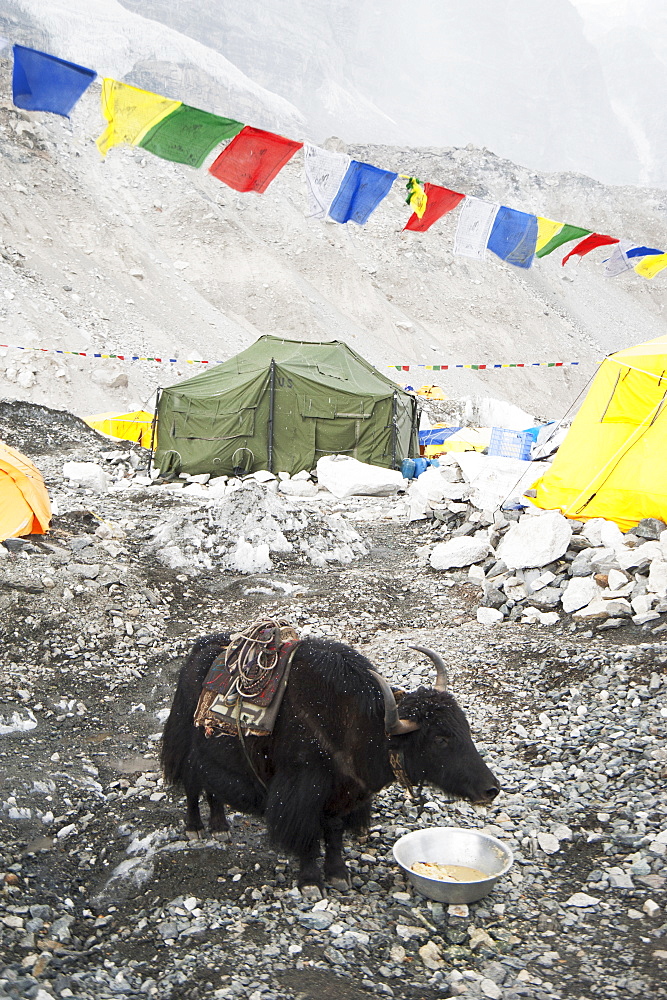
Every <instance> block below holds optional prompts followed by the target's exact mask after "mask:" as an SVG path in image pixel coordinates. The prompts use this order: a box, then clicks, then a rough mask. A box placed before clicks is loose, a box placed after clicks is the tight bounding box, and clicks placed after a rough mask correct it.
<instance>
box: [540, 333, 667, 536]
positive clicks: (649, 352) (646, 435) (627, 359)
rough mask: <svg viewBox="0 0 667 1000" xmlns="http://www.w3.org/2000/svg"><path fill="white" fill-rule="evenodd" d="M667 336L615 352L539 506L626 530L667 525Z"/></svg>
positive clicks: (546, 479)
mask: <svg viewBox="0 0 667 1000" xmlns="http://www.w3.org/2000/svg"><path fill="white" fill-rule="evenodd" d="M666 449H667V336H664V337H658V338H657V339H656V340H649V341H648V342H647V343H646V344H640V345H639V346H638V347H630V348H628V349H627V350H624V351H618V352H617V353H616V354H610V355H609V357H608V358H605V360H604V361H603V362H602V364H601V365H600V369H599V371H598V373H597V375H596V376H595V379H594V381H593V384H592V385H591V387H590V389H589V390H588V394H587V396H586V399H585V400H584V402H583V405H582V407H581V409H580V410H579V413H578V414H577V416H576V417H575V419H574V421H573V423H572V427H571V428H570V430H569V431H568V434H567V437H566V438H565V440H564V441H563V443H562V444H561V446H560V448H559V449H558V452H557V454H556V458H555V459H554V462H553V465H552V466H551V468H550V469H549V471H548V472H547V473H546V474H545V475H544V476H542V477H541V479H539V480H538V481H537V483H535V488H536V490H537V496H536V498H535V501H534V502H535V504H536V505H537V506H538V507H543V508H545V509H548V510H549V509H553V508H557V509H559V510H561V511H562V512H563V514H565V516H566V517H572V518H577V519H579V520H582V521H586V520H589V519H590V518H593V517H604V518H606V519H607V520H609V521H615V522H616V524H618V526H619V527H620V528H622V529H623V530H627V529H628V528H631V527H633V526H634V525H636V524H637V523H638V522H639V521H640V520H641V519H642V518H644V517H657V518H659V519H660V520H662V521H666V522H667V463H666V462H665V461H664V456H665V451H666Z"/></svg>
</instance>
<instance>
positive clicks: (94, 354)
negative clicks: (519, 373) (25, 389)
mask: <svg viewBox="0 0 667 1000" xmlns="http://www.w3.org/2000/svg"><path fill="white" fill-rule="evenodd" d="M0 348H5V349H7V350H12V351H37V352H38V353H40V354H62V355H69V356H71V357H76V358H103V359H107V360H112V361H152V362H154V363H155V364H160V365H167V364H169V365H221V364H223V363H224V362H223V361H211V360H202V358H166V357H157V356H155V357H151V356H149V355H144V354H113V353H112V352H111V351H68V350H65V349H64V348H57V347H29V346H26V345H25V344H0ZM581 363H582V362H581V361H516V362H512V363H502V364H501V363H494V362H492V361H486V362H480V363H478V364H467V365H463V364H440V365H426V364H424V365H420V364H416V365H387V368H390V369H392V370H395V371H397V372H409V371H415V370H416V369H418V368H420V369H423V370H424V371H433V372H438V371H453V370H455V369H457V368H467V369H471V370H472V371H485V370H487V369H488V370H491V369H493V368H566V367H572V366H573V365H580V364H581Z"/></svg>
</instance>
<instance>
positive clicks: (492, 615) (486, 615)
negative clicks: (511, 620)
mask: <svg viewBox="0 0 667 1000" xmlns="http://www.w3.org/2000/svg"><path fill="white" fill-rule="evenodd" d="M503 617H504V615H503V613H502V611H497V610H496V608H477V621H478V622H479V623H480V625H499V624H500V622H501V621H502V620H503Z"/></svg>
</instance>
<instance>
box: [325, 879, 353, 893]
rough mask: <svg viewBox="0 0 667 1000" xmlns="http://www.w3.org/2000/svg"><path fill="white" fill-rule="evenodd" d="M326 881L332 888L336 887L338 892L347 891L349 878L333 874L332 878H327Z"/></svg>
mask: <svg viewBox="0 0 667 1000" xmlns="http://www.w3.org/2000/svg"><path fill="white" fill-rule="evenodd" d="M328 883H329V885H330V886H331V888H332V889H338V891H339V892H347V890H348V889H349V888H350V880H349V878H341V877H340V876H335V877H334V878H330V879H328Z"/></svg>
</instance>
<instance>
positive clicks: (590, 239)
mask: <svg viewBox="0 0 667 1000" xmlns="http://www.w3.org/2000/svg"><path fill="white" fill-rule="evenodd" d="M611 243H618V240H617V239H616V238H615V237H614V236H603V235H602V233H591V235H590V236H587V237H586V239H585V240H582V241H581V243H577V244H576V246H574V247H572V249H571V250H570V252H569V253H566V254H565V256H564V257H563V259H562V261H561V265H563V264H566V263H567V261H568V260H569V259H570V257H572V256H573V254H577V255H578V256H579V257H583V256H584V254H587V253H590V252H591V250H595V248H596V247H606V246H609V244H611Z"/></svg>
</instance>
